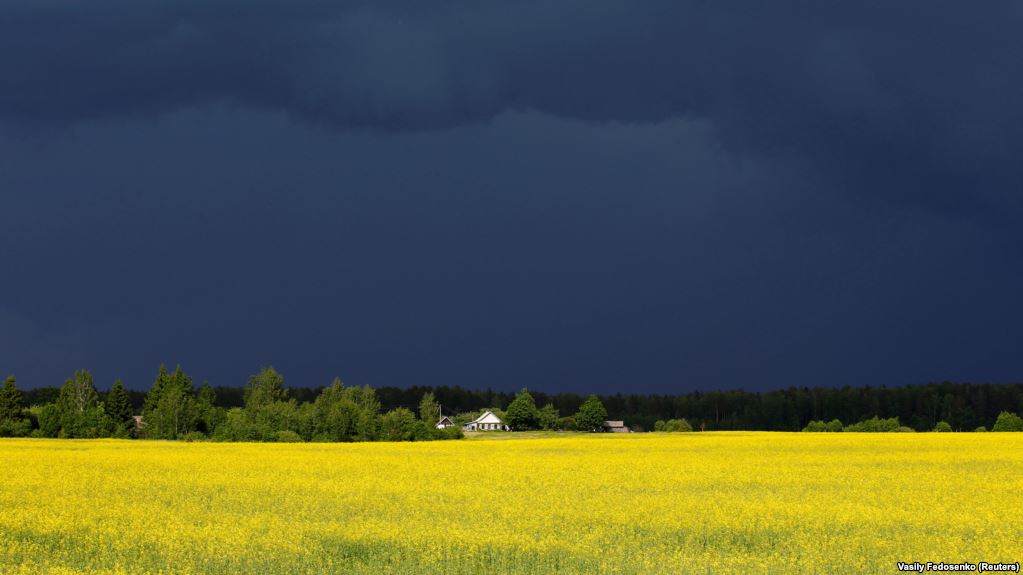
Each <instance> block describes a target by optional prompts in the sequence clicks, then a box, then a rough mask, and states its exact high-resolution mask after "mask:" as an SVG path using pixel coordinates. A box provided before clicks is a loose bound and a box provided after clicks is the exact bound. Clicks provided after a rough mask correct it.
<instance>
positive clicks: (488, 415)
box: [469, 411, 501, 423]
mask: <svg viewBox="0 0 1023 575" xmlns="http://www.w3.org/2000/svg"><path fill="white" fill-rule="evenodd" d="M469 423H501V418H500V417H498V416H496V415H494V412H493V411H484V412H483V414H482V415H480V416H479V417H477V418H476V419H474V420H472V421H470V422H469Z"/></svg>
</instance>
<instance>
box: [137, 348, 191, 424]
mask: <svg viewBox="0 0 1023 575" xmlns="http://www.w3.org/2000/svg"><path fill="white" fill-rule="evenodd" d="M142 419H143V423H144V424H145V427H144V429H143V433H144V434H145V436H146V437H149V438H151V439H176V438H178V437H180V436H182V435H184V434H186V433H188V432H190V431H195V426H196V422H197V419H198V416H197V414H196V409H195V397H194V395H193V390H192V378H191V377H189V376H188V375H187V374H185V372H184V371H182V369H181V366H180V365H179V366H178V367H177V368H176V369H175V370H174V373H168V372H167V369H166V368H165V367H164V366H162V365H161V366H160V371H159V373H158V374H157V376H156V381H154V382H153V387H152V388H151V389H150V390H149V394H147V395H146V401H145V405H144V407H143V411H142Z"/></svg>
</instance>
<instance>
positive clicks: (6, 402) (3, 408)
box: [0, 375, 24, 422]
mask: <svg viewBox="0 0 1023 575" xmlns="http://www.w3.org/2000/svg"><path fill="white" fill-rule="evenodd" d="M22 409H24V406H23V405H22V399H21V392H20V391H18V384H17V382H16V381H15V379H14V376H13V375H10V376H8V377H7V379H5V380H4V386H3V388H2V389H0V422H3V421H9V422H13V421H15V420H19V419H21V412H22Z"/></svg>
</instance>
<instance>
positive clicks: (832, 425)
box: [826, 419, 842, 433]
mask: <svg viewBox="0 0 1023 575" xmlns="http://www.w3.org/2000/svg"><path fill="white" fill-rule="evenodd" d="M826 431H828V432H830V433H838V432H840V431H842V422H841V421H839V420H837V419H832V420H831V421H829V422H828V425H827V429H826Z"/></svg>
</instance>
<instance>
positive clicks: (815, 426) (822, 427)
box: [803, 419, 828, 432]
mask: <svg viewBox="0 0 1023 575" xmlns="http://www.w3.org/2000/svg"><path fill="white" fill-rule="evenodd" d="M827 430H828V426H827V424H826V423H824V422H823V421H816V420H813V419H811V420H810V423H807V424H806V427H804V428H803V431H804V432H825V431H827Z"/></svg>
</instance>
